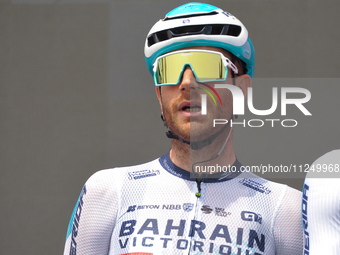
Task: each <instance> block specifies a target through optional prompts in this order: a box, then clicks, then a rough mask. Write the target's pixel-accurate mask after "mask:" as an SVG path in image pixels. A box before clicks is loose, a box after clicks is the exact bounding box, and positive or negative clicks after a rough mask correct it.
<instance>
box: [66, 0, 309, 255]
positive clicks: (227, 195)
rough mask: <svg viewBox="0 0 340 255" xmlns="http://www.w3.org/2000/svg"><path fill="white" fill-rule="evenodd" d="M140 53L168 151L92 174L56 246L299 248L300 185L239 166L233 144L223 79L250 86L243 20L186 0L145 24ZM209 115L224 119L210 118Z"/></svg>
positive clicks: (87, 249) (129, 250)
mask: <svg viewBox="0 0 340 255" xmlns="http://www.w3.org/2000/svg"><path fill="white" fill-rule="evenodd" d="M145 58H146V63H147V66H148V69H149V71H150V73H151V75H152V76H153V78H154V82H155V85H156V94H157V97H158V100H159V103H160V106H161V111H162V119H163V121H164V123H165V125H166V126H167V128H168V132H167V136H168V137H169V138H170V139H171V145H172V146H171V150H170V151H169V153H167V154H166V155H164V156H162V157H160V158H158V159H156V160H153V161H151V162H149V163H146V164H142V165H137V166H130V167H121V168H115V169H108V170H102V171H99V172H97V173H95V174H94V175H93V176H91V177H90V178H89V180H88V181H87V182H86V184H85V185H84V187H83V189H82V192H81V194H80V197H79V199H78V202H77V205H76V207H75V209H74V212H73V215H72V217H71V221H70V224H69V228H68V233H67V240H66V244H65V251H64V254H96V255H97V254H131V255H132V254H171V255H173V254H238V255H241V254H248V255H250V254H257V255H259V254H285V255H286V254H301V253H302V242H303V241H302V238H303V235H302V226H301V218H300V204H301V192H299V191H297V190H294V189H292V188H290V187H288V186H286V185H282V184H278V183H273V182H270V181H267V180H265V179H262V178H259V177H257V176H255V175H254V174H252V173H247V172H244V171H242V165H241V163H240V162H239V161H238V160H237V158H236V156H235V154H234V151H233V146H232V137H233V135H232V133H233V132H232V127H231V125H230V121H232V119H233V106H232V94H231V92H230V90H228V89H225V88H223V84H232V86H233V88H237V89H239V90H240V91H242V92H243V94H244V95H246V92H247V88H248V87H250V86H251V81H252V77H253V73H254V65H255V60H254V49H253V45H252V43H251V41H250V39H249V38H248V31H247V29H246V28H245V27H244V25H243V24H242V23H241V22H240V21H239V20H238V19H237V18H236V17H234V16H233V15H232V14H230V13H228V12H224V11H223V10H221V9H220V8H217V7H215V6H212V5H208V4H203V3H188V4H185V5H183V6H180V7H178V8H176V9H174V10H172V11H170V12H169V13H168V14H167V15H166V16H165V18H164V19H161V20H159V21H158V22H157V23H156V24H155V25H154V26H153V27H152V28H151V30H150V32H149V33H148V35H147V38H146V42H145ZM215 84H217V85H222V87H218V86H217V87H216V86H215ZM230 87H231V86H230ZM233 88H230V89H231V90H232V89H233ZM209 93H210V94H211V95H215V96H216V97H218V98H219V100H218V103H219V104H217V102H216V105H215V103H214V102H213V98H214V97H213V96H212V97H209V98H208V97H207V96H204V95H206V94H209ZM215 119H220V120H221V119H225V120H228V121H225V125H216V127H213V125H212V122H213V121H214V120H215ZM206 169H209V172H207V171H206ZM221 169H222V170H225V171H220V170H221Z"/></svg>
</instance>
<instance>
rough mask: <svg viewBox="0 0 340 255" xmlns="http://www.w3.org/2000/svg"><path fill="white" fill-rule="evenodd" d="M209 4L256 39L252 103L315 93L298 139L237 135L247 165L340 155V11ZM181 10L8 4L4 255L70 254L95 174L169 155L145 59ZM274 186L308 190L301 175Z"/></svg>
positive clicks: (1, 43) (2, 86)
mask: <svg viewBox="0 0 340 255" xmlns="http://www.w3.org/2000/svg"><path fill="white" fill-rule="evenodd" d="M205 2H206V3H209V4H213V5H216V6H218V7H220V8H222V9H224V10H225V11H228V12H230V13H232V14H234V15H235V16H236V17H237V18H238V19H240V20H241V21H242V22H243V24H244V25H245V26H246V27H247V28H248V31H249V34H250V38H251V40H252V41H253V44H254V46H255V49H256V71H255V77H256V79H255V82H254V93H261V92H260V91H263V93H269V95H271V86H270V84H273V83H275V82H278V81H280V82H281V83H282V84H281V85H282V86H287V85H288V84H293V86H295V87H296V86H298V84H299V82H301V84H302V85H301V87H304V88H308V89H310V91H311V93H312V99H311V102H310V103H309V105H307V108H308V110H310V112H312V114H313V116H312V117H308V118H307V117H304V116H303V115H301V113H300V115H299V113H297V114H298V115H297V117H296V119H299V120H300V119H301V124H299V126H298V127H296V128H293V129H288V130H287V129H284V128H276V129H275V130H274V129H270V131H269V132H268V130H267V129H261V128H259V129H254V128H242V127H238V128H235V138H234V145H235V151H236V155H237V156H238V158H239V160H240V161H241V162H242V163H243V164H245V165H259V164H262V163H264V164H272V165H280V164H285V165H289V164H311V163H312V162H313V161H314V160H315V159H316V158H318V157H319V156H321V155H322V154H324V153H326V152H327V151H330V150H332V149H336V148H339V133H338V132H337V131H338V130H339V113H338V109H339V106H340V104H339V100H338V95H339V92H340V89H339V81H340V79H339V72H340V66H339V60H338V58H339V56H340V54H339V53H340V47H339V39H340V30H339V28H338V25H339V24H340V16H339V11H340V2H339V1H338V0H327V1H323V0H301V1H293V0H251V1H250V0H237V1H236V0H233V1H232V0H230V1H228V0H223V1H222V0H221V1H205ZM184 3H186V1H165V0H158V1H154V0H138V1H137V0H135V1H130V0H124V1H121V0H111V1H110V0H83V1H81V0H0V139H1V140H0V162H1V168H0V227H1V230H0V231H1V232H0V233H1V235H0V247H1V251H0V254H35V255H39V254H51V255H54V254H62V252H63V249H64V242H65V238H66V230H67V226H68V221H69V219H70V216H71V213H72V210H73V207H74V205H75V203H76V201H77V198H78V195H79V192H80V190H81V188H82V186H83V184H84V183H85V181H86V180H87V179H88V178H89V177H90V176H91V175H92V174H93V173H94V172H96V171H98V170H100V169H104V168H112V167H116V166H127V165H134V164H139V163H144V162H147V161H150V160H152V159H154V158H157V157H159V156H161V155H163V154H165V153H166V152H167V151H168V150H169V148H170V140H169V139H167V138H166V137H165V134H164V133H165V131H166V130H165V128H164V127H163V124H162V122H161V120H160V109H159V105H158V101H157V99H156V96H155V92H154V85H153V80H152V77H151V76H150V74H149V73H148V71H147V68H146V65H145V61H144V55H143V48H144V41H145V37H146V35H147V32H148V31H149V29H150V28H151V26H152V25H153V24H154V23H155V22H156V21H157V20H158V19H160V18H163V17H164V16H165V14H166V13H167V12H169V11H170V10H172V9H173V8H175V7H177V6H179V5H182V4H184ZM256 84H259V85H256ZM281 85H280V86H281ZM309 85H310V87H308V86H309ZM256 86H257V87H258V88H259V90H258V92H255V91H256V90H255V89H256ZM268 91H269V92H268ZM269 99H270V98H269ZM269 103H270V101H269ZM267 106H268V105H267ZM267 108H269V107H267ZM289 118H292V116H290V117H289ZM269 178H270V179H272V180H275V181H278V182H282V183H286V184H288V185H290V186H292V187H295V188H297V189H299V190H301V189H302V185H303V178H304V174H303V173H301V174H299V175H294V176H288V175H287V176H280V177H279V176H269Z"/></svg>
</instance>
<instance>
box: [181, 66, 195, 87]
mask: <svg viewBox="0 0 340 255" xmlns="http://www.w3.org/2000/svg"><path fill="white" fill-rule="evenodd" d="M196 87H198V84H197V81H196V77H195V74H194V72H193V71H192V70H191V68H190V66H188V65H187V66H186V67H185V69H184V72H183V74H182V79H181V82H180V89H181V90H190V89H195V88H196Z"/></svg>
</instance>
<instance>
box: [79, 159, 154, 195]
mask: <svg viewBox="0 0 340 255" xmlns="http://www.w3.org/2000/svg"><path fill="white" fill-rule="evenodd" d="M159 165H160V164H159V159H155V160H152V161H150V162H147V163H143V164H139V165H134V166H124V167H115V168H110V169H103V170H100V171H98V172H96V173H94V174H93V175H92V176H91V177H90V178H89V179H88V180H87V181H86V183H85V185H86V187H87V188H95V189H114V188H117V187H119V186H120V185H121V183H122V182H123V181H124V180H128V179H131V178H136V177H138V175H142V174H146V172H149V171H151V172H152V171H153V169H156V168H157V169H159Z"/></svg>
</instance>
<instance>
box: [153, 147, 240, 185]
mask: <svg viewBox="0 0 340 255" xmlns="http://www.w3.org/2000/svg"><path fill="white" fill-rule="evenodd" d="M159 163H160V164H161V165H162V167H163V168H164V169H165V170H166V171H168V172H169V173H170V174H172V175H175V176H177V177H179V178H182V179H185V180H188V181H195V180H196V178H197V177H198V175H196V174H195V173H190V172H188V171H186V170H184V169H183V168H180V167H178V166H176V165H175V164H174V163H173V162H172V160H171V159H170V151H169V152H168V153H167V154H165V155H164V156H162V157H160V158H159ZM241 166H242V164H241V163H240V162H239V161H238V160H237V158H236V160H235V162H234V164H233V165H232V168H233V169H236V171H235V172H233V173H231V174H226V173H224V172H222V173H215V174H203V176H202V181H203V182H206V183H213V182H223V181H229V180H232V179H234V178H235V177H237V176H238V175H240V174H241V171H240V168H241ZM207 176H209V178H207Z"/></svg>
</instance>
